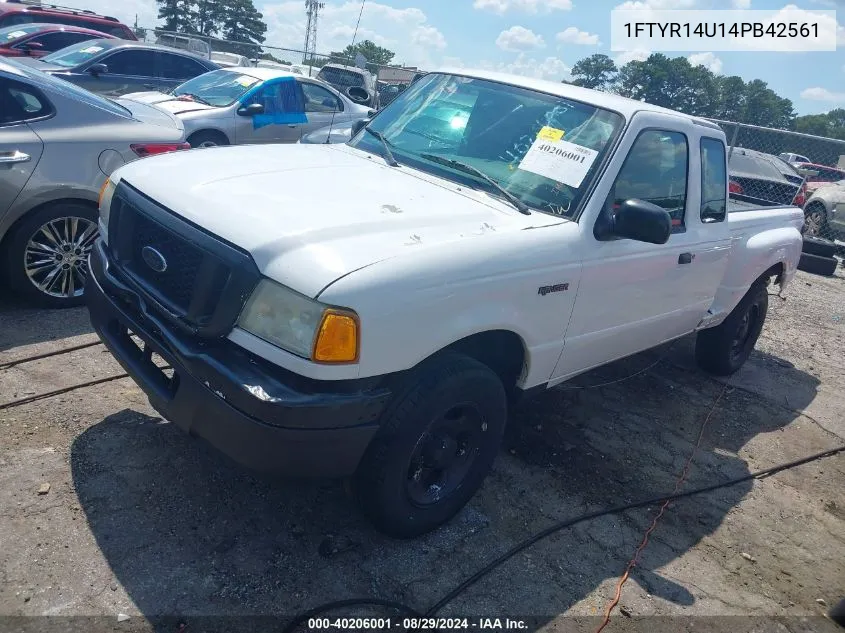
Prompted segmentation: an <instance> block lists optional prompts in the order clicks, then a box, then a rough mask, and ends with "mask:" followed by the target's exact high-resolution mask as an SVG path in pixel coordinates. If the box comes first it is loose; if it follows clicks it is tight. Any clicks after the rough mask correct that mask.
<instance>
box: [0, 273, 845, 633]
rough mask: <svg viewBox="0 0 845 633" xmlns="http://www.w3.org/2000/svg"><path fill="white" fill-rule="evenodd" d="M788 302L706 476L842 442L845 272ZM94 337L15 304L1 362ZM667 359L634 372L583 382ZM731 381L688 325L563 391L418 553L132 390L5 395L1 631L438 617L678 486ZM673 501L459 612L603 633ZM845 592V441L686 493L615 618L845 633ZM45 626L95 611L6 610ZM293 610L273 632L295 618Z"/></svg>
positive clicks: (0, 330) (737, 387)
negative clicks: (353, 613) (520, 546)
mask: <svg viewBox="0 0 845 633" xmlns="http://www.w3.org/2000/svg"><path fill="white" fill-rule="evenodd" d="M0 293H5V290H0ZM787 297H788V299H787V300H786V301H782V300H781V299H779V298H778V297H776V296H771V297H770V308H769V319H768V321H767V325H766V327H765V330H764V332H763V336H762V338H761V340H760V342H759V344H758V349H757V351H756V352H755V353H754V355H753V356H752V358H751V360H750V361H749V363H748V364H747V366H746V367H745V368H743V370H742V371H740V372H739V373H738V374H737V375H736V376H734V377H732V378H731V379H730V380H729V381H728V383H729V384H728V387H727V389H726V390H725V392H724V395H723V397H722V399H721V400H720V401H719V402H718V404H717V405H716V407H715V408H714V409H713V413H712V416H711V418H710V420H709V422H708V424H707V426H706V428H705V429H704V435H703V442H702V445H701V450H700V451H699V452H698V453H697V454H696V456H695V460H694V465H693V468H692V471H691V474H690V477H689V482H688V484H687V486H688V487H698V486H702V485H707V484H709V483H713V482H717V481H721V480H725V479H729V478H734V477H738V476H742V475H744V474H747V473H749V472H752V471H756V470H759V469H763V468H766V467H769V466H772V465H776V464H778V463H781V462H785V461H789V460H793V459H797V458H800V457H803V456H805V455H809V454H812V453H815V452H819V451H822V450H825V449H828V448H832V447H835V446H838V445H842V444H843V443H844V442H845V415H843V413H845V371H843V361H844V360H845V276H843V272H842V269H841V268H840V270H839V271H838V272H837V277H835V278H823V277H816V276H811V275H807V274H804V273H799V275H798V277H797V278H796V280H795V282H794V284H793V286H792V287H791V288H790V289H789V292H788V293H787ZM93 340H95V337H94V335H93V334H92V333H91V330H90V327H89V324H88V321H87V316H86V313H85V311H84V310H83V309H79V310H72V311H63V312H46V311H37V310H32V309H28V308H26V307H25V306H23V305H22V304H20V303H16V302H15V301H13V300H9V299H7V300H5V303H3V304H2V305H0V367H2V364H3V363H9V362H10V361H14V360H16V359H20V358H25V357H28V356H31V355H33V354H38V353H42V352H46V351H51V350H54V349H60V348H63V347H68V346H71V345H74V344H79V343H84V342H87V341H93ZM663 354H665V356H662V355H663ZM661 358H662V360H660V359H661ZM657 360H660V362H658V363H657V364H656V365H655V366H654V367H653V368H652V369H650V370H648V371H646V372H643V373H641V374H639V375H637V376H635V377H633V378H631V379H629V380H625V381H623V382H618V383H616V384H612V385H609V386H605V387H599V388H584V389H582V388H578V387H592V386H594V385H596V384H599V383H605V382H608V381H612V380H615V379H618V378H623V377H626V376H629V375H630V374H633V373H635V372H638V371H639V370H641V369H643V368H644V367H647V366H649V365H651V364H652V363H654V362H655V361H657ZM118 373H121V370H120V368H119V367H118V365H117V363H116V362H115V361H113V360H112V358H111V357H110V356H109V354H108V353H106V352H105V351H104V349H103V348H102V346H95V347H91V348H88V349H85V350H81V351H78V352H72V353H67V354H63V355H59V356H55V357H53V358H49V359H45V360H42V361H37V362H31V363H26V364H22V365H17V366H14V367H11V368H6V369H0V404H2V403H4V402H9V401H12V400H15V399H18V398H23V397H26V396H29V395H35V394H39V393H42V392H45V391H49V390H52V389H56V388H59V387H64V386H69V385H73V384H77V383H81V382H84V381H86V380H91V379H95V378H100V377H105V376H110V375H114V374H118ZM722 387H723V382H722V381H719V380H716V379H713V378H711V377H708V376H706V375H704V374H703V373H702V372H700V371H699V370H697V369H696V367H695V365H694V362H693V359H692V341H691V340H687V339H685V340H681V341H679V342H677V343H676V344H674V345H673V346H671V348H670V349H669V350H668V352H667V351H666V350H665V349H663V350H654V351H651V352H648V353H645V354H641V355H639V356H636V357H633V358H630V359H626V360H624V361H621V362H618V363H615V364H614V365H611V366H608V367H605V368H603V369H601V370H599V371H595V372H592V373H590V374H588V375H585V376H582V377H580V378H579V379H578V380H576V381H575V382H573V383H569V384H567V385H564V386H562V387H560V388H557V389H555V390H552V391H550V392H548V393H546V394H545V395H543V396H541V397H540V398H539V399H536V400H533V401H530V402H528V403H526V404H525V405H523V406H522V407H521V408H520V410H519V411H518V412H517V414H516V416H515V419H513V420H512V422H513V426H512V430H511V434H510V437H509V438H508V442H507V446H506V449H505V450H504V451H503V452H502V454H501V456H500V458H499V459H498V460H497V463H496V466H495V470H494V472H493V473H492V475H491V476H490V477H489V478H488V479H487V481H486V483H485V485H484V488H483V490H482V491H481V492H480V494H478V495H477V496H476V497H475V499H474V500H473V501H472V502H471V503H470V505H469V506H468V507H467V508H466V509H465V510H464V511H463V512H462V513H461V514H460V515H459V516H458V517H457V518H456V519H455V520H454V521H452V522H451V523H450V524H449V525H447V526H445V527H444V528H442V529H440V530H438V531H436V532H435V533H433V534H430V535H428V536H426V537H424V538H421V539H418V540H415V541H407V542H402V541H394V540H391V539H388V538H385V537H383V536H380V535H379V534H377V533H375V532H374V531H373V530H372V529H371V528H370V527H369V526H368V525H367V524H366V523H365V522H364V520H363V519H362V518H361V516H360V515H359V514H358V512H357V510H356V508H355V506H354V504H353V503H352V502H351V500H350V499H349V497H348V495H347V493H346V491H345V488H344V486H343V484H342V483H341V482H332V481H326V482H323V481H318V482H292V481H284V480H276V479H272V478H266V477H260V476H256V475H254V474H252V473H250V472H246V471H244V470H243V469H241V468H240V467H238V466H236V465H233V464H231V463H229V462H228V461H227V460H226V459H225V458H222V457H220V456H219V455H217V454H216V453H215V452H214V451H213V450H211V449H209V448H207V447H206V446H205V445H203V444H202V443H200V442H197V441H195V440H192V439H190V438H189V437H187V436H186V435H184V434H183V433H181V432H180V431H179V430H178V429H176V428H174V426H173V425H171V424H169V423H166V422H165V421H163V420H161V419H159V417H158V416H157V415H156V414H155V413H154V412H153V411H152V409H151V408H150V407H149V405H148V404H147V402H146V399H145V397H144V396H143V394H142V392H141V391H140V390H139V389H138V388H137V387H136V386H135V385H134V383H132V382H131V381H130V380H127V379H123V380H118V381H115V382H110V383H107V384H104V385H100V386H97V387H92V388H87V389H82V390H77V391H73V392H70V393H67V394H65V395H62V396H58V397H54V398H50V399H44V400H39V401H36V402H33V403H31V404H26V405H23V406H18V407H13V408H7V409H0V438H2V439H0V543H2V546H0V630H4V629H7V630H13V629H14V630H25V629H26V630H46V629H47V628H48V627H49V626H50V625H53V624H56V623H59V624H58V625H57V626H58V628H57V629H56V630H69V628H70V623H71V622H76V623H78V624H80V627H81V628H80V630H87V631H91V630H95V629H96V627H95V626H93V623H94V622H99V623H101V625H102V628H103V629H104V630H115V631H128V630H133V631H134V630H156V631H179V630H185V631H188V633H193V631H199V630H206V628H204V627H206V625H208V624H209V623H210V622H212V621H211V620H203V619H202V618H203V616H222V615H226V616H232V617H233V618H234V619H233V620H230V621H227V622H228V624H227V630H230V631H236V630H245V628H246V625H247V623H249V622H253V620H251V619H250V616H277V617H278V616H281V618H287V617H291V616H292V615H294V614H295V613H297V612H299V611H301V610H304V609H308V608H311V607H314V606H316V605H318V604H321V603H324V602H327V601H330V600H338V599H344V598H350V597H367V596H370V597H380V598H385V599H390V600H399V601H403V602H406V603H408V604H410V605H411V606H413V607H415V608H417V609H421V610H424V609H425V608H427V607H428V606H430V605H431V604H433V603H434V602H436V601H437V600H438V599H439V598H440V597H442V596H443V595H444V594H445V593H447V592H448V591H449V590H450V589H451V588H452V587H454V586H455V585H457V584H458V583H459V582H460V581H461V580H463V579H464V578H466V577H467V576H469V575H470V574H471V573H472V572H473V571H475V570H476V569H477V568H478V567H480V566H481V565H482V564H484V563H485V562H486V561H488V560H490V559H492V558H493V557H494V556H495V555H497V554H499V553H501V552H503V551H505V550H506V549H507V548H509V547H510V546H512V545H514V544H515V543H517V542H519V541H520V540H522V539H524V538H526V537H527V536H529V535H531V534H532V533H534V532H536V531H539V530H542V529H543V528H545V527H547V526H549V525H551V524H552V523H553V522H556V521H560V520H563V519H566V518H570V517H575V516H578V515H580V514H582V513H585V512H590V511H595V510H598V509H601V508H605V507H610V506H616V505H620V504H624V503H627V502H630V501H635V500H638V499H643V498H650V497H654V496H657V495H660V494H663V493H666V492H671V490H672V488H673V486H674V484H675V480H676V478H677V476H678V473H679V472H680V470H681V468H682V467H683V464H684V461H685V460H686V458H687V456H688V454H689V453H690V451H691V450H692V448H693V445H694V442H695V440H696V438H697V436H698V434H699V429H700V427H701V424H702V423H703V421H704V420H705V418H706V416H707V413H708V410H710V408H711V407H712V406H713V404H714V401H715V399H716V398H717V397H718V395H719V393H720V392H721V391H722ZM43 484H49V491H48V492H47V493H46V494H39V487H41V486H42V485H43ZM42 491H43V490H42ZM655 512H656V508H647V509H642V510H637V511H631V512H627V513H624V514H620V515H615V516H610V517H605V518H602V519H599V520H595V521H592V522H588V523H583V524H581V525H578V526H577V527H574V528H572V529H570V530H565V531H563V532H561V533H559V534H556V535H554V536H552V537H551V538H548V539H546V540H544V541H541V542H539V543H537V544H536V545H534V546H533V547H532V548H530V549H528V550H527V551H525V552H523V553H521V554H519V555H517V556H516V557H515V558H514V559H512V560H511V561H510V562H508V563H507V564H505V565H504V566H503V567H502V568H500V569H498V570H497V571H495V572H493V573H492V574H491V575H490V576H488V577H487V578H485V579H484V580H482V581H481V582H480V583H478V584H477V585H475V586H473V587H472V588H470V589H469V590H468V591H467V592H466V593H465V594H463V595H462V596H460V597H459V598H457V599H456V600H455V601H454V602H452V603H451V604H449V605H447V606H446V607H445V608H444V610H443V611H442V612H441V614H440V615H443V616H453V617H473V618H476V617H491V618H505V617H510V618H512V619H519V618H523V619H526V622H527V623H528V624H527V626H528V628H532V629H535V628H544V629H546V630H558V631H564V630H565V631H570V630H579V631H580V630H584V631H592V630H595V627H596V625H597V624H598V619H597V618H596V616H597V615H599V614H601V613H602V612H603V610H604V608H605V605H606V604H607V602H608V600H609V599H611V598H612V596H613V593H614V589H615V585H616V581H617V578H618V577H619V575H620V574H621V573H622V572H623V570H624V568H625V566H626V564H627V563H628V561H629V560H630V558H631V557H632V555H633V553H634V550H635V548H636V547H637V545H638V543H639V542H640V540H641V539H642V537H643V534H644V532H645V530H646V529H647V527H648V525H649V524H650V523H651V521H652V518H653V517H654V514H655ZM327 539H328V540H327ZM332 544H334V547H332V546H331V545H332ZM336 548H339V549H340V551H338V552H335V553H330V550H332V549H336ZM843 597H845V454H840V455H838V456H836V457H833V458H829V459H826V460H824V461H819V462H815V463H812V464H810V465H806V466H803V467H800V468H798V469H796V470H792V471H789V472H784V473H781V474H778V475H776V476H773V477H770V478H767V479H764V480H760V481H754V482H753V483H752V482H747V483H745V484H742V485H738V486H735V487H732V488H727V489H721V490H718V491H716V492H713V493H709V494H706V495H703V496H699V497H694V498H690V499H686V500H683V501H679V502H676V503H674V504H673V505H672V506H670V508H669V510H668V511H667V512H666V514H665V516H664V517H663V519H662V521H661V522H660V524H659V526H658V527H657V529H656V531H655V532H654V533H653V535H652V537H651V539H650V542H649V544H648V546H647V548H646V549H645V551H644V553H643V554H642V556H641V558H640V561H639V564H638V566H637V567H636V568H635V570H634V572H633V574H632V576H631V578H630V580H629V581H628V583H627V584H626V585H625V586H624V589H623V591H622V597H621V603H620V604H621V605H624V609H623V611H624V612H625V614H627V615H623V614H620V611H619V610H617V611H616V612H615V614H614V617H613V619H612V621H611V624H610V626H609V627H608V628H607V629H606V630H607V631H630V630H634V629H637V630H649V631H661V630H666V631H677V630H696V631H699V630H717V629H718V630H725V631H732V632H741V631H770V630H773V631H791V632H793V633H795V632H797V631H834V630H838V629H837V627H836V626H835V625H834V624H833V623H832V622H831V621H829V620H826V619H825V618H823V617H821V616H823V614H824V613H825V611H826V610H827V607H829V606H832V605H833V604H835V603H836V602H837V601H838V600H839V599H841V598H843ZM825 605H827V607H826V606H825ZM372 613H376V614H378V612H372ZM119 614H123V615H121V617H120V618H119V617H118V616H119ZM342 614H343V612H338V613H334V614H333V615H342ZM43 615H52V616H98V617H99V619H92V620H85V619H78V620H68V619H61V618H53V619H47V618H27V617H17V618H16V617H12V616H43ZM124 615H125V616H129V619H128V620H127V619H126V618H125V617H123V616H124ZM169 616H179V619H168V617H169ZM529 616H533V618H532V619H530V620H528V619H527V618H529ZM629 616H630V617H629ZM653 616H660V617H653ZM281 618H278V619H276V620H269V621H265V622H264V626H262V627H258V628H263V630H270V628H272V627H271V626H269V623H271V622H272V623H274V624H273V626H276V627H277V629H274V630H278V627H279V626H281V625H282V624H284V620H283V619H281ZM118 620H120V621H118ZM180 621H184V622H185V623H187V624H188V627H187V628H184V627H183V628H182V629H179V627H178V624H179V622H180ZM503 626H504V624H503ZM637 627H639V628H637ZM473 628H475V627H473Z"/></svg>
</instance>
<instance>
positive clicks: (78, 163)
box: [0, 61, 189, 308]
mask: <svg viewBox="0 0 845 633" xmlns="http://www.w3.org/2000/svg"><path fill="white" fill-rule="evenodd" d="M183 149H189V146H188V144H187V143H185V131H184V128H183V126H182V122H181V121H180V120H179V119H178V118H176V117H174V116H173V115H170V114H167V113H166V112H162V111H161V110H158V109H156V108H153V107H151V106H148V105H144V104H141V103H136V102H133V101H124V100H122V99H116V100H114V101H110V100H108V99H105V98H103V97H100V96H98V95H95V94H93V93H91V92H88V91H87V90H84V89H82V88H80V87H79V86H76V85H74V84H72V83H68V82H66V81H64V80H62V79H59V78H57V77H53V76H50V75H47V74H45V73H42V72H40V71H37V70H34V69H32V68H28V67H24V66H22V65H19V64H16V63H15V62H11V61H10V62H4V61H0V267H2V268H4V269H5V270H4V271H2V272H5V277H7V278H8V280H9V281H11V283H12V286H13V288H14V289H16V290H18V291H20V292H21V293H23V294H26V295H28V296H29V297H30V298H31V299H32V300H33V301H34V302H35V303H37V304H39V305H41V306H45V307H51V308H62V307H67V306H72V305H79V304H80V303H82V301H83V298H82V292H83V288H84V286H85V283H86V280H87V277H88V270H87V258H88V252H89V251H90V250H91V246H92V245H93V243H94V240H95V239H96V238H97V199H98V196H99V194H100V191H101V188H102V187H103V185H104V183H105V181H106V176H108V175H109V174H111V172H112V171H113V170H114V169H117V168H118V167H120V166H122V165H124V164H125V163H128V162H130V161H133V160H138V159H139V158H143V157H145V156H151V155H154V154H161V153H163V152H171V151H175V150H183ZM4 292H5V288H2V287H0V294H3V293H4Z"/></svg>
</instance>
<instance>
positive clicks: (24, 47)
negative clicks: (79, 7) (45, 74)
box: [0, 23, 117, 57]
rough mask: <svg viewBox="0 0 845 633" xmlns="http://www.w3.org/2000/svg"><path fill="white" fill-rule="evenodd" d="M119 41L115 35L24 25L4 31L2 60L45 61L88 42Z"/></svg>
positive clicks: (0, 43) (0, 34) (0, 32)
mask: <svg viewBox="0 0 845 633" xmlns="http://www.w3.org/2000/svg"><path fill="white" fill-rule="evenodd" d="M102 39H117V38H115V37H114V36H113V35H108V34H107V33H101V32H100V31H93V30H91V29H83V28H80V27H78V26H62V25H61V24H37V23H36V24H21V25H20V26H7V27H5V28H2V29H0V57H43V56H44V55H47V54H49V53H52V52H54V51H58V50H61V49H63V48H65V47H66V46H72V45H73V44H78V43H79V42H84V41H85V40H102Z"/></svg>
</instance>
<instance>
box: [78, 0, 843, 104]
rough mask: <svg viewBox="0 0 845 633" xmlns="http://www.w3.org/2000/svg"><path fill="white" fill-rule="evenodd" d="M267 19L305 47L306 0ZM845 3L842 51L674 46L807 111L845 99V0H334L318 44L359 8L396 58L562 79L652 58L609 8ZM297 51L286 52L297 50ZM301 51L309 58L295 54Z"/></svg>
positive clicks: (149, 1)
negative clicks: (607, 60)
mask: <svg viewBox="0 0 845 633" xmlns="http://www.w3.org/2000/svg"><path fill="white" fill-rule="evenodd" d="M254 2H255V6H256V8H258V10H259V11H261V12H262V13H263V14H264V19H265V21H266V23H267V26H268V32H267V42H266V43H267V44H272V45H276V46H281V47H286V48H293V49H302V47H303V44H304V40H305V18H306V16H305V2H304V1H303V0H286V1H282V2H277V1H271V0H254ZM61 4H64V5H70V6H77V7H79V8H84V9H89V10H93V11H96V12H97V13H105V14H107V15H112V16H114V17H116V18H118V19H120V20H121V21H123V22H125V23H127V24H130V25H131V24H133V23H134V22H135V17H136V15H137V19H138V23H139V24H140V25H142V26H148V27H149V26H155V25H157V24H158V20H157V18H156V15H157V7H156V3H155V0H118V1H115V0H64V2H62V3H61ZM786 6H792V7H797V8H799V9H804V10H812V9H817V10H818V9H839V12H838V13H837V20H838V22H837V43H838V49H837V51H836V52H800V53H799V52H787V51H784V52H757V51H743V52H718V53H714V52H708V51H703V52H695V53H690V52H684V51H678V52H671V53H665V54H667V55H670V56H673V57H674V56H678V55H683V56H685V57H687V58H689V60H690V62H692V63H694V64H702V65H705V66H707V67H708V68H710V70H712V71H713V72H716V73H720V74H723V75H739V76H740V77H742V78H743V79H745V80H746V81H748V80H751V79H762V80H763V81H765V82H767V83H768V84H769V86H770V87H771V88H772V89H773V90H775V92H777V93H778V94H780V95H781V96H784V97H788V98H789V99H791V100H792V102H793V104H794V105H795V110H796V112H797V113H798V114H817V113H822V112H827V111H828V110H831V109H833V108H836V107H845V27H843V26H842V24H843V22H845V0H791V1H787V0H627V1H625V2H620V1H619V0H365V2H364V10H363V14H361V2H360V0H348V1H343V0H341V1H331V0H327V1H326V2H325V7H324V8H323V9H322V12H321V15H320V22H319V31H318V40H317V41H318V44H317V51H318V52H322V53H328V52H330V51H332V50H341V49H343V48H344V47H345V46H346V45H347V44H349V43H351V41H352V36H353V33H354V30H355V25H356V22H357V21H358V16H359V14H360V15H361V22H360V27H359V29H358V35H357V37H358V41H360V40H362V39H370V40H373V41H374V42H376V43H377V44H379V45H381V46H385V47H387V48H389V49H391V50H393V51H395V52H396V58H395V59H394V61H395V62H397V63H404V64H408V65H415V66H418V67H420V68H423V69H425V70H433V69H435V68H437V67H444V66H458V67H474V68H484V69H491V70H501V71H506V72H512V73H516V74H520V75H531V76H536V77H542V78H546V79H552V80H556V81H560V80H561V79H569V78H570V74H569V73H570V70H571V69H572V66H573V65H574V64H575V62H577V61H578V60H579V59H582V58H584V57H587V56H589V55H592V54H593V53H605V54H607V55H609V56H611V57H613V58H614V59H615V60H616V61H617V64H620V63H625V62H626V61H630V60H631V59H643V58H644V57H645V56H647V55H648V51H645V50H639V51H628V52H623V53H619V52H613V51H611V48H610V10H611V9H613V8H629V9H640V10H643V11H648V10H649V9H731V8H751V9H770V10H777V9H782V8H784V7H786ZM291 57H293V55H291V54H288V55H285V58H286V59H290V58H291ZM292 61H300V60H299V59H293V60H292Z"/></svg>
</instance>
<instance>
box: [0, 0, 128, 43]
mask: <svg viewBox="0 0 845 633" xmlns="http://www.w3.org/2000/svg"><path fill="white" fill-rule="evenodd" d="M33 23H37V24H61V25H63V26H75V27H79V28H83V29H92V30H94V31H100V32H101V33H106V34H107V35H111V36H112V37H119V38H120V39H123V40H137V39H138V38H137V37H135V33H134V32H133V31H132V29H130V28H129V27H128V26H126V25H125V24H121V23H120V22H118V20H117V18H112V17H109V16H107V15H98V14H96V13H94V12H92V11H83V10H81V9H65V8H62V7H56V6H53V5H48V4H44V5H40V6H39V5H32V4H28V3H24V2H22V0H5V1H0V29H2V28H5V27H7V26H21V25H24V24H33Z"/></svg>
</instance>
